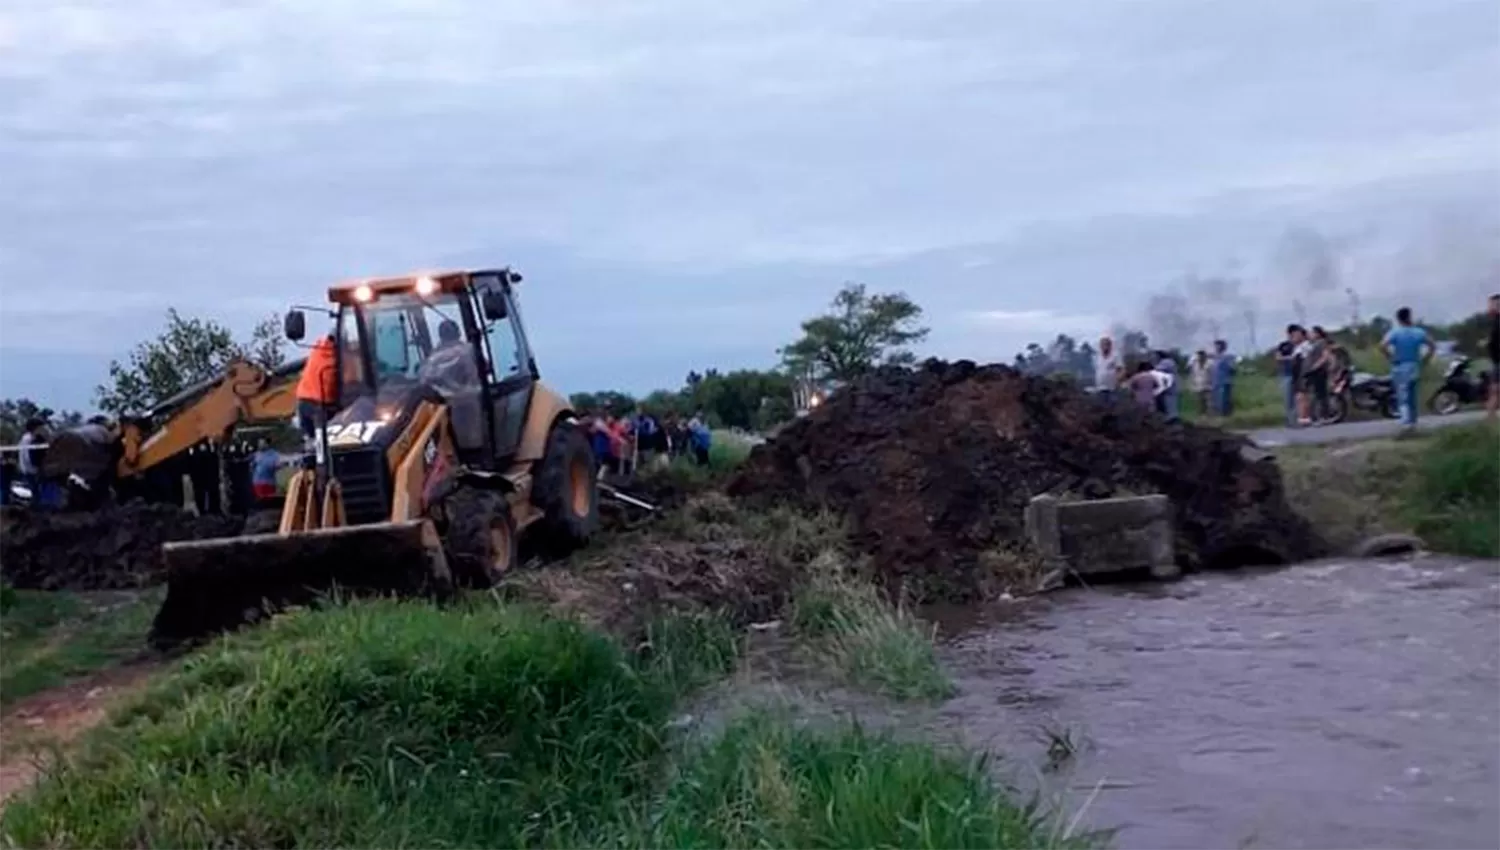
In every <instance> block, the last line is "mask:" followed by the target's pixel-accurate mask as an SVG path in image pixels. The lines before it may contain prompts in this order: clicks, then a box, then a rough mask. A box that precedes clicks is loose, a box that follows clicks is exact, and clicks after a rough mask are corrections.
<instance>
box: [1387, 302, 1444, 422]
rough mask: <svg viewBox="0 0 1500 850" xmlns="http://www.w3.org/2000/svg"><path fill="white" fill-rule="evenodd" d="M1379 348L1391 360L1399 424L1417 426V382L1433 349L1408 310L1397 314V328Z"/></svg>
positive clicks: (1402, 310)
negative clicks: (1399, 412) (1399, 417)
mask: <svg viewBox="0 0 1500 850" xmlns="http://www.w3.org/2000/svg"><path fill="white" fill-rule="evenodd" d="M1380 348H1381V350H1382V351H1384V352H1385V356H1386V359H1388V360H1390V361H1391V383H1393V384H1394V385H1395V387H1396V403H1397V404H1398V405H1399V406H1400V408H1401V423H1402V424H1403V425H1405V426H1406V427H1407V428H1415V427H1416V425H1417V379H1418V378H1419V377H1421V374H1422V367H1423V366H1424V365H1426V363H1427V361H1429V360H1431V359H1432V354H1433V351H1434V346H1433V344H1432V338H1431V337H1429V336H1428V335H1427V331H1426V330H1425V329H1423V328H1419V327H1417V326H1416V325H1414V324H1412V321H1411V308H1410V307H1402V308H1401V309H1400V310H1397V311H1396V326H1395V327H1394V328H1391V331H1390V333H1388V334H1386V335H1385V339H1384V340H1382V341H1381V343H1380Z"/></svg>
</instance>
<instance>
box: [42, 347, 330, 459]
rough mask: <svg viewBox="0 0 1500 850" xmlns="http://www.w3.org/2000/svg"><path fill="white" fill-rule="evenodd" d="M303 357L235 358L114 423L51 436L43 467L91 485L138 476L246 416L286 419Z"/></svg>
mask: <svg viewBox="0 0 1500 850" xmlns="http://www.w3.org/2000/svg"><path fill="white" fill-rule="evenodd" d="M301 371H302V361H297V362H294V363H288V364H287V365H285V366H283V367H281V368H279V369H275V370H267V369H263V368H261V367H260V366H257V365H255V364H253V363H249V362H246V361H236V362H234V363H231V364H230V365H229V367H228V368H227V369H225V370H224V374H222V375H220V376H218V377H216V378H210V379H209V380H207V381H203V382H202V383H199V384H195V385H193V386H191V387H188V388H187V389H185V390H183V391H182V392H180V393H178V394H176V395H174V396H172V397H171V398H169V399H166V400H165V401H163V402H161V403H160V404H157V405H156V406H155V407H153V408H152V409H151V410H148V411H146V412H145V413H144V414H142V415H139V416H129V417H122V419H121V421H120V423H119V425H118V426H116V427H113V428H111V427H107V426H104V425H93V424H90V425H84V426H82V427H79V428H74V429H71V430H68V431H63V432H62V433H60V434H57V435H56V436H54V437H53V438H52V439H51V440H50V441H49V445H48V448H47V453H46V455H45V456H44V459H43V473H44V474H46V475H48V476H50V477H54V478H58V479H67V478H73V477H76V478H77V479H79V480H81V481H82V482H84V483H85V484H87V485H88V486H89V487H93V486H94V484H95V483H96V482H98V481H100V480H101V479H105V478H108V477H109V473H111V472H113V473H114V477H115V478H116V479H117V480H130V479H134V478H138V477H139V476H141V475H143V474H145V473H146V472H148V471H149V470H151V469H152V468H153V467H155V466H158V465H159V464H161V463H163V462H165V461H167V460H170V459H172V458H174V457H177V456H179V455H181V454H182V453H183V452H185V451H187V450H188V449H190V448H192V447H193V446H195V445H198V444H199V443H202V442H204V441H209V442H221V441H224V440H227V439H228V438H229V435H230V434H231V433H232V432H233V431H234V429H235V427H236V426H238V425H241V424H244V423H250V422H273V421H276V420H288V419H290V418H291V417H292V414H293V413H294V412H295V411H296V408H297V398H296V382H297V378H298V376H299V375H300V373H301Z"/></svg>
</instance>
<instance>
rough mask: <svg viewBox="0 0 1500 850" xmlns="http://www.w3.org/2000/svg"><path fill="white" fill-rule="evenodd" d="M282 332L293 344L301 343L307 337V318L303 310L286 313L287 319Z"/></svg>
mask: <svg viewBox="0 0 1500 850" xmlns="http://www.w3.org/2000/svg"><path fill="white" fill-rule="evenodd" d="M282 330H283V331H284V332H285V333H286V338H287V339H289V340H291V341H292V342H301V341H302V338H303V337H305V336H307V316H305V315H303V313H302V311H301V310H288V311H286V319H285V320H283V322H282Z"/></svg>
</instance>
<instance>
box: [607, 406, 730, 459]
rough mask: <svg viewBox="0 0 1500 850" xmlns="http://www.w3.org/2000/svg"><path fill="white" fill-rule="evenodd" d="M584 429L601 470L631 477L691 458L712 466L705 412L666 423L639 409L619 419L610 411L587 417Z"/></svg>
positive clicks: (671, 417)
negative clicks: (709, 460)
mask: <svg viewBox="0 0 1500 850" xmlns="http://www.w3.org/2000/svg"><path fill="white" fill-rule="evenodd" d="M583 426H584V428H585V431H586V433H588V435H589V439H590V441H591V443H592V447H593V450H594V459H595V461H596V462H597V463H598V465H599V467H600V469H602V470H608V471H609V472H611V473H614V474H617V475H629V474H632V473H634V472H635V471H636V470H637V469H649V468H651V467H653V466H658V465H661V464H665V463H670V462H671V461H672V460H674V459H676V458H679V457H690V458H692V460H693V462H694V463H696V464H698V465H699V466H707V465H708V456H709V449H711V448H712V447H713V432H712V431H711V430H710V429H709V427H708V420H707V419H706V418H705V417H704V416H703V412H702V411H698V412H697V413H695V414H693V416H692V417H690V418H689V419H687V420H686V421H684V420H683V419H682V418H681V417H679V416H677V415H676V414H669V415H668V416H667V417H666V418H665V419H663V418H661V417H658V416H657V415H656V414H655V413H651V412H650V411H647V410H644V409H640V408H637V409H636V410H635V411H633V412H632V413H630V414H627V415H625V416H616V415H615V414H614V412H613V411H611V410H610V409H609V408H607V407H606V408H605V409H603V410H600V411H591V412H588V413H585V414H584V416H583Z"/></svg>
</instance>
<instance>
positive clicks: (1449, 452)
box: [1276, 423, 1500, 557]
mask: <svg viewBox="0 0 1500 850" xmlns="http://www.w3.org/2000/svg"><path fill="white" fill-rule="evenodd" d="M1276 454H1277V460H1278V463H1279V464H1280V466H1281V469H1282V478H1283V481H1284V482H1285V484H1286V492H1287V498H1288V499H1289V500H1290V502H1291V504H1292V506H1293V507H1294V508H1296V509H1297V510H1298V511H1299V512H1300V513H1301V514H1303V515H1304V516H1306V517H1307V518H1308V519H1310V520H1311V521H1312V522H1313V524H1314V525H1315V526H1316V527H1317V528H1318V530H1319V531H1320V532H1321V533H1322V534H1323V536H1324V537H1325V538H1327V539H1328V541H1329V542H1330V543H1331V544H1332V545H1333V546H1334V547H1335V548H1336V549H1338V550H1346V549H1348V548H1350V547H1352V546H1354V545H1355V544H1357V543H1358V542H1359V541H1361V540H1363V539H1365V538H1367V537H1370V536H1373V535H1376V534H1382V533H1387V532H1403V533H1414V534H1417V535H1418V536H1420V537H1421V538H1422V539H1423V540H1424V541H1425V542H1426V543H1427V544H1428V545H1429V546H1430V547H1432V548H1433V549H1435V550H1437V551H1442V552H1450V553H1453V554H1461V555H1473V556H1477V557H1500V430H1497V429H1496V427H1495V426H1493V425H1489V424H1485V423H1480V424H1475V425H1463V426H1452V427H1448V428H1443V429H1441V430H1437V431H1431V432H1418V433H1417V434H1415V435H1413V436H1412V437H1410V438H1409V439H1404V440H1378V441H1369V442H1364V443H1355V444H1350V445H1343V446H1288V447H1286V448H1283V449H1279V450H1278V451H1277V453H1276Z"/></svg>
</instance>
